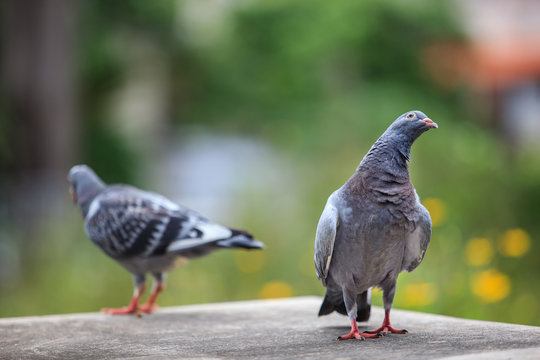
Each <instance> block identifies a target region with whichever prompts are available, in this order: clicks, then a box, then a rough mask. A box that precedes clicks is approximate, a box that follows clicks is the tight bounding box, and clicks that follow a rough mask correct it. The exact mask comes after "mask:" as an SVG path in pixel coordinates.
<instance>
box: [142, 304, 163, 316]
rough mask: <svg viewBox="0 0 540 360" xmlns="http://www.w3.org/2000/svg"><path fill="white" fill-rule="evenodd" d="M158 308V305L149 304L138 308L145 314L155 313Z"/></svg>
mask: <svg viewBox="0 0 540 360" xmlns="http://www.w3.org/2000/svg"><path fill="white" fill-rule="evenodd" d="M158 308H159V306H158V305H157V304H148V303H146V304H143V305H141V306H139V307H138V309H139V310H140V311H142V312H143V313H145V314H151V313H153V312H154V311H156V310H157V309H158Z"/></svg>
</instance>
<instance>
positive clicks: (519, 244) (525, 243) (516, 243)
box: [499, 229, 531, 257]
mask: <svg viewBox="0 0 540 360" xmlns="http://www.w3.org/2000/svg"><path fill="white" fill-rule="evenodd" d="M530 247H531V237H530V236H529V234H528V233H527V232H526V231H525V230H523V229H510V230H507V231H505V232H504V234H503V235H502V236H501V238H500V240H499V250H500V252H501V254H503V255H504V256H512V257H520V256H523V255H525V254H526V253H527V252H528V251H529V249H530Z"/></svg>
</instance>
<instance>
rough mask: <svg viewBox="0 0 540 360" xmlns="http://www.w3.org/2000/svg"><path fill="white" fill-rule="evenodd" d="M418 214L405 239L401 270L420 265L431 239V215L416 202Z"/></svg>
mask: <svg viewBox="0 0 540 360" xmlns="http://www.w3.org/2000/svg"><path fill="white" fill-rule="evenodd" d="M417 206H418V210H419V216H418V219H417V220H416V221H415V224H416V227H415V229H414V231H413V232H412V233H411V234H410V235H409V237H408V239H407V245H406V247H405V253H404V258H403V266H402V269H403V270H407V271H408V272H411V271H413V270H414V269H416V268H417V267H418V265H420V263H421V262H422V260H423V259H424V255H425V254H426V250H427V247H428V245H429V241H430V239H431V217H430V216H429V211H427V209H426V208H425V207H424V205H422V204H420V202H418V203H417Z"/></svg>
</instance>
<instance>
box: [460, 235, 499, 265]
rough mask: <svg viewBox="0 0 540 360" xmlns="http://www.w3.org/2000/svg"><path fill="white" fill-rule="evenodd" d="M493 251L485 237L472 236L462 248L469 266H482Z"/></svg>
mask: <svg viewBox="0 0 540 360" xmlns="http://www.w3.org/2000/svg"><path fill="white" fill-rule="evenodd" d="M494 254H495V251H494V249H493V246H492V245H491V242H490V241H489V240H488V239H486V238H474V239H471V241H469V242H468V243H467V246H466V247H465V250H464V256H465V261H466V262H467V265H469V266H483V265H487V264H489V263H490V261H491V260H492V259H493V255H494Z"/></svg>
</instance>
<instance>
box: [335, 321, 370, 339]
mask: <svg viewBox="0 0 540 360" xmlns="http://www.w3.org/2000/svg"><path fill="white" fill-rule="evenodd" d="M380 336H381V335H379V334H369V333H364V332H360V331H358V326H357V325H356V320H353V321H352V322H351V332H350V333H348V334H347V335H342V336H339V337H338V338H337V339H338V340H349V339H356V340H365V339H366V338H370V339H371V338H378V337H380Z"/></svg>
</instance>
